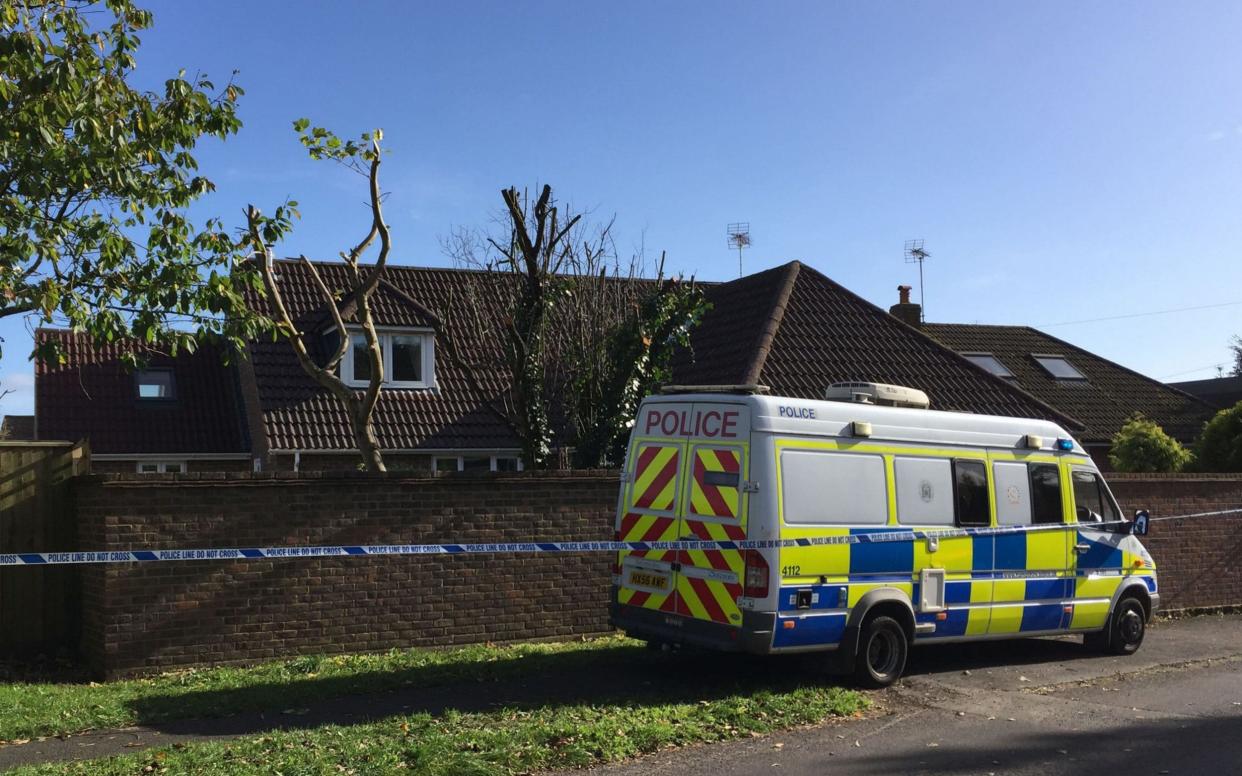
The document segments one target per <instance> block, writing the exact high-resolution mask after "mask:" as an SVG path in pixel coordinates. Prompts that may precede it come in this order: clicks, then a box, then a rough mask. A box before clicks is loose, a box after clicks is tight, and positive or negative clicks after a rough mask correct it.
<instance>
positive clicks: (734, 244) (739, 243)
mask: <svg viewBox="0 0 1242 776" xmlns="http://www.w3.org/2000/svg"><path fill="white" fill-rule="evenodd" d="M729 247H730V248H736V249H737V276H738V277H741V276H742V251H743V250H745V249H747V248H749V247H750V222H749V221H740V222H738V223H736V224H729Z"/></svg>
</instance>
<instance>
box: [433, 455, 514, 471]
mask: <svg viewBox="0 0 1242 776" xmlns="http://www.w3.org/2000/svg"><path fill="white" fill-rule="evenodd" d="M466 457H467V456H465V455H433V456H432V457H431V470H432V471H433V472H438V471H440V461H456V462H457V468H455V469H453V470H452V471H458V472H462V471H465V470H466ZM469 457H470V458H482V457H483V456H482V455H473V454H472V455H470V456H469ZM497 458H514V459H516V460H517V470H518V471H520V472H521V471H526V467H525V466H523V465H522V456H520V455H517V454H516V453H514V454H507V453H506V454H501V455H490V456H488V468H489V469H490V470H491V471H496V459H497Z"/></svg>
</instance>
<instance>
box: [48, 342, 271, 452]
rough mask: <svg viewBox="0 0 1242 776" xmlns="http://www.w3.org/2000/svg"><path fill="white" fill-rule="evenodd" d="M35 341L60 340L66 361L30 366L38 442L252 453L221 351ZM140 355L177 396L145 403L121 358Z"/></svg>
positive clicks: (233, 374) (108, 449)
mask: <svg viewBox="0 0 1242 776" xmlns="http://www.w3.org/2000/svg"><path fill="white" fill-rule="evenodd" d="M35 341H36V343H37V344H39V345H42V344H43V343H45V342H50V341H57V342H59V344H60V347H61V349H62V352H63V353H64V355H65V359H66V360H65V363H63V364H53V363H47V362H39V363H38V364H37V365H36V367H35V408H36V411H37V413H38V432H39V438H40V439H67V440H70V441H77V440H79V439H82V438H89V439H90V442H91V451H92V452H94V453H103V454H117V453H122V454H123V453H154V454H159V453H244V452H247V451H248V450H249V449H250V445H249V441H248V439H247V437H246V433H245V416H244V415H243V411H242V404H241V400H240V398H239V395H238V390H237V376H236V370H235V369H233V368H232V367H226V366H224V360H223V358H222V353H221V351H220V350H219V349H217V348H216V347H214V346H212V345H203V346H201V347H200V348H199V349H198V350H197V351H196V352H194V353H185V352H183V353H181V354H179V355H178V356H177V357H176V358H170V357H169V356H165V355H161V354H159V353H154V352H150V351H147V350H146V348H144V347H143V346H142V345H140V344H138V343H136V342H133V341H124V342H114V343H111V344H108V345H105V346H103V347H97V346H95V345H94V343H93V342H92V341H91V339H90V338H89V337H88V336H86V335H82V334H74V333H73V332H70V331H64V330H60V329H39V330H38V331H37V332H35ZM138 352H145V353H146V357H147V359H148V361H147V365H148V366H149V367H150V368H158V369H171V370H172V372H173V376H174V381H175V389H174V392H175V398H173V399H171V400H168V401H149V400H148V401H142V400H139V399H138V398H137V397H136V395H135V382H134V377H135V376H134V373H133V372H132V371H130V370H128V369H127V368H126V367H125V366H124V364H123V363H122V361H121V358H122V356H124V355H125V354H126V353H138Z"/></svg>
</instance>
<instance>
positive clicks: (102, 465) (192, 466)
mask: <svg viewBox="0 0 1242 776" xmlns="http://www.w3.org/2000/svg"><path fill="white" fill-rule="evenodd" d="M167 457H168V458H169V459H170V460H172V459H176V457H177V456H176V455H175V454H173V455H169V456H167ZM185 468H186V471H187V472H189V473H190V474H196V473H201V472H248V471H250V470H251V469H252V468H254V464H253V463H252V462H251V461H250V459H248V458H246V459H239V458H226V459H222V460H217V461H186V462H185ZM91 471H92V472H95V473H96V474H134V473H136V472H137V471H138V460H137V459H132V460H128V461H126V460H107V461H101V460H99V459H98V458H95V459H92V460H91Z"/></svg>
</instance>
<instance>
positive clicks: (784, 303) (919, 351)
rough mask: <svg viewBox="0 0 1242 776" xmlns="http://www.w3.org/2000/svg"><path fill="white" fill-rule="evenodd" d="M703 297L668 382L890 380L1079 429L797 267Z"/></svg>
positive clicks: (953, 401)
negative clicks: (705, 305)
mask: <svg viewBox="0 0 1242 776" xmlns="http://www.w3.org/2000/svg"><path fill="white" fill-rule="evenodd" d="M707 296H708V299H709V301H711V302H712V304H713V309H712V310H711V311H710V312H709V313H708V314H707V315H706V316H705V317H704V319H703V323H702V325H701V326H700V327H699V328H698V329H697V330H696V331H695V333H694V335H693V336H692V343H691V344H692V353H684V352H683V353H681V354H679V355H678V358H677V361H676V364H675V368H674V374H675V380H676V382H678V383H683V384H699V385H724V384H739V383H746V382H759V383H761V384H764V385H768V386H770V387H771V389H772V392H773V393H775V394H777V395H781V396H797V397H802V398H815V399H817V398H822V397H823V395H824V389H825V388H827V387H828V386H829V385H830V384H832V383H835V382H841V381H847V380H861V381H872V382H880V383H892V384H896V385H905V386H909V387H912V388H919V389H921V390H923V391H926V392H927V394H928V396H930V397H931V402H932V407H933V408H935V409H943V410H958V411H964V412H978V413H986V414H994V415H1010V416H1016V417H1033V418H1047V419H1050V420H1053V421H1056V422H1058V423H1061V424H1062V425H1064V426H1066V427H1067V428H1069V429H1071V430H1073V429H1076V428H1078V427H1079V425H1080V424H1079V423H1078V422H1077V421H1076V420H1075V419H1074V418H1073V417H1072V416H1069V415H1068V414H1067V413H1062V412H1058V411H1057V410H1056V409H1054V408H1053V407H1050V406H1048V405H1047V404H1045V403H1043V402H1041V401H1039V400H1038V399H1037V398H1036V397H1033V396H1031V395H1029V394H1027V393H1025V392H1023V391H1021V390H1019V389H1016V388H1014V387H1013V386H1010V385H1008V384H1006V383H1005V382H1004V381H1003V380H1001V379H999V378H996V377H993V376H992V375H990V374H988V373H987V372H985V371H984V370H982V369H979V368H978V367H976V366H975V365H973V364H971V363H970V362H968V361H966V360H965V359H963V358H961V357H960V356H958V355H957V354H955V353H954V352H952V351H951V350H949V349H948V348H946V347H944V346H943V345H941V344H939V343H938V342H936V341H934V340H932V339H931V338H929V337H927V336H925V335H923V334H922V333H920V332H919V331H918V330H916V329H913V328H911V327H909V326H907V325H906V324H904V323H902V322H901V321H899V320H897V319H896V318H894V317H893V316H891V315H889V314H888V313H886V312H884V311H883V310H881V309H880V308H878V307H876V306H875V305H873V304H871V303H870V302H868V301H866V300H865V299H863V298H862V297H860V296H858V295H857V294H854V293H853V292H851V291H849V290H848V289H846V288H844V287H842V286H841V285H839V284H837V283H835V282H833V281H832V280H830V279H829V278H827V277H825V276H824V275H823V274H821V273H819V272H817V271H816V270H815V269H813V268H811V267H809V266H807V265H805V264H800V263H799V262H792V263H790V264H786V265H784V266H782V267H777V268H775V269H770V270H767V271H765V272H760V273H757V274H755V275H750V276H748V277H745V278H740V279H738V280H735V281H732V282H730V283H724V284H722V285H719V286H715V287H712V288H709V289H708V291H707ZM756 367H757V369H756ZM756 375H757V379H753V378H754V377H755V376H756Z"/></svg>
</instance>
